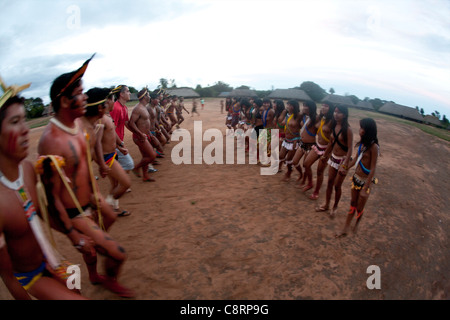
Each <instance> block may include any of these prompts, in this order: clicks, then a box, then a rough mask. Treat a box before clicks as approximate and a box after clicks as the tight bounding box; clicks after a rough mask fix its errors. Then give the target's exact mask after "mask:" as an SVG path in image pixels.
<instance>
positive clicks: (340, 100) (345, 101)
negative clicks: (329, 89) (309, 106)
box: [321, 94, 356, 108]
mask: <svg viewBox="0 0 450 320" xmlns="http://www.w3.org/2000/svg"><path fill="white" fill-rule="evenodd" d="M327 101H328V102H331V103H333V104H334V105H341V106H345V107H347V108H349V107H350V108H354V107H356V105H355V104H354V103H353V101H352V99H350V97H347V96H340V95H338V94H329V95H327V96H326V97H325V98H323V99H322V101H321V102H327Z"/></svg>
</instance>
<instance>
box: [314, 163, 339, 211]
mask: <svg viewBox="0 0 450 320" xmlns="http://www.w3.org/2000/svg"><path fill="white" fill-rule="evenodd" d="M336 175H337V170H336V169H335V168H333V167H331V166H330V168H329V170H328V183H327V192H326V197H325V204H324V205H321V206H320V207H317V208H316V211H327V210H328V209H329V207H330V201H331V194H332V193H333V186H334V180H335V179H336Z"/></svg>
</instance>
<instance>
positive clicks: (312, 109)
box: [303, 100, 317, 128]
mask: <svg viewBox="0 0 450 320" xmlns="http://www.w3.org/2000/svg"><path fill="white" fill-rule="evenodd" d="M303 104H304V105H305V106H307V107H308V110H309V118H310V119H311V120H310V121H309V124H308V127H309V128H312V127H314V126H315V125H316V117H317V105H316V103H315V102H314V101H311V100H308V101H305V102H303Z"/></svg>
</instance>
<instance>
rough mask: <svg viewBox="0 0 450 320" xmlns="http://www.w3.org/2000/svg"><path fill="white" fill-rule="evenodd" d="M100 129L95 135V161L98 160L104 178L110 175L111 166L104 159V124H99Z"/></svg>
mask: <svg viewBox="0 0 450 320" xmlns="http://www.w3.org/2000/svg"><path fill="white" fill-rule="evenodd" d="M97 126H98V131H97V133H96V135H95V147H94V152H95V162H97V164H98V167H99V170H100V175H101V176H102V177H103V178H104V177H106V176H107V175H108V173H109V171H111V168H110V167H108V166H107V165H106V163H105V160H104V159H103V145H102V138H103V132H104V130H105V125H104V124H97Z"/></svg>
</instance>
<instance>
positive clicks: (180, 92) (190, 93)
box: [166, 88, 200, 98]
mask: <svg viewBox="0 0 450 320" xmlns="http://www.w3.org/2000/svg"><path fill="white" fill-rule="evenodd" d="M166 92H167V93H168V94H169V95H171V96H178V97H185V98H194V97H195V98H198V97H200V95H199V94H198V93H197V92H195V91H194V90H193V89H191V88H174V89H166Z"/></svg>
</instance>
